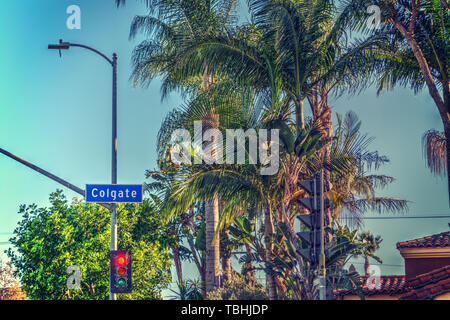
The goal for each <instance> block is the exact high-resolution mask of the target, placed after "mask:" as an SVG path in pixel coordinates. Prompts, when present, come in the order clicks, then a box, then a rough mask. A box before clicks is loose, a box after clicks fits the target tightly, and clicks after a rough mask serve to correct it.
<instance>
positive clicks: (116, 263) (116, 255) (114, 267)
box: [109, 250, 132, 293]
mask: <svg viewBox="0 0 450 320" xmlns="http://www.w3.org/2000/svg"><path fill="white" fill-rule="evenodd" d="M109 275H110V284H111V288H110V290H111V292H112V293H130V292H131V290H132V285H131V252H130V251H125V250H113V251H111V252H110V274H109Z"/></svg>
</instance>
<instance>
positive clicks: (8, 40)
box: [0, 0, 450, 275]
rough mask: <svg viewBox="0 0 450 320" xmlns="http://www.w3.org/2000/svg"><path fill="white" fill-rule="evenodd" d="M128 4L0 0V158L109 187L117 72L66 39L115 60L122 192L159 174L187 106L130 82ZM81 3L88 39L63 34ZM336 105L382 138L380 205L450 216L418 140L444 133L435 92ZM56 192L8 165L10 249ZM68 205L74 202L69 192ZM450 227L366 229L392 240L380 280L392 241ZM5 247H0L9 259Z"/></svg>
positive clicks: (389, 265)
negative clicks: (384, 200)
mask: <svg viewBox="0 0 450 320" xmlns="http://www.w3.org/2000/svg"><path fill="white" fill-rule="evenodd" d="M128 2H129V3H128V5H127V6H126V7H125V8H121V9H116V7H115V5H114V1H113V0H78V1H77V0H40V1H35V0H26V1H17V0H2V1H0V147H2V148H4V149H6V150H8V151H10V152H12V153H14V154H16V155H18V156H20V157H22V158H24V159H26V160H28V161H30V162H33V163H35V164H37V165H39V166H41V167H42V168H44V169H46V170H48V171H50V172H52V173H54V174H56V175H58V176H60V177H62V178H64V179H66V180H68V181H69V182H71V183H73V184H75V185H77V186H79V187H82V188H83V187H84V185H85V184H87V183H109V182H110V179H111V177H110V172H111V167H110V163H111V150H110V148H111V147H110V139H111V68H110V66H109V65H108V64H107V63H106V62H105V61H104V60H102V59H101V58H100V57H99V56H96V55H95V54H93V53H91V52H88V51H86V50H83V49H79V48H72V49H70V50H69V51H65V52H63V57H62V59H61V58H59V55H58V53H57V52H56V51H50V50H47V45H48V44H49V43H57V42H58V40H59V39H64V40H66V41H70V42H75V43H76V42H78V43H82V44H85V45H89V46H92V47H95V48H97V49H99V50H100V51H102V52H104V53H105V54H106V55H108V56H111V55H112V53H113V52H117V54H118V56H119V78H118V79H119V80H118V90H119V96H118V108H119V112H118V116H119V123H118V183H130V184H136V183H142V182H143V181H144V180H145V177H144V172H145V170H146V169H153V168H155V167H156V161H155V160H156V152H155V150H156V135H157V132H158V129H159V127H160V124H161V121H162V120H163V118H164V116H165V114H167V112H168V111H169V110H171V109H172V108H174V107H177V106H178V105H180V103H181V102H182V100H181V99H180V98H179V96H178V95H177V94H173V95H171V96H170V98H169V99H168V100H166V101H164V102H161V98H160V91H159V90H160V83H159V82H158V81H155V82H154V83H152V85H151V86H150V87H149V88H133V86H132V84H131V83H130V81H129V76H130V73H131V63H130V57H131V52H132V49H133V47H134V46H135V44H136V42H133V41H129V39H128V31H129V26H130V23H131V20H132V18H133V16H134V15H136V14H141V13H144V12H145V10H144V8H143V6H142V5H140V4H138V3H139V2H138V1H133V0H129V1H128ZM73 4H76V5H78V6H80V8H81V13H82V17H81V19H82V22H81V30H69V29H67V27H66V19H67V18H68V16H69V15H68V14H66V8H67V7H68V6H69V5H73ZM330 105H331V106H332V108H333V112H338V113H341V114H344V113H345V112H346V111H348V110H354V111H355V112H357V114H358V115H359V117H360V119H361V120H362V121H363V125H362V131H363V132H367V133H368V134H369V135H370V136H374V137H376V140H375V141H374V142H373V143H372V144H371V148H373V149H374V150H378V151H379V152H380V153H381V154H384V155H387V156H388V157H389V158H390V160H391V163H390V164H388V165H387V166H385V167H383V168H382V169H381V170H380V171H379V172H380V173H384V174H388V175H392V176H394V177H395V178H396V182H395V183H394V184H393V185H392V186H391V187H390V188H389V189H387V190H384V191H383V194H385V195H389V196H396V197H401V198H404V199H407V200H409V201H411V203H410V211H409V212H408V213H407V215H408V216H431V215H444V214H446V215H448V214H449V206H448V195H447V187H446V180H445V179H442V178H436V177H433V176H432V175H431V173H430V172H429V171H428V169H427V168H426V167H425V162H424V160H423V156H422V151H421V136H422V134H423V133H424V132H425V131H427V130H428V129H432V128H434V129H437V130H442V124H441V122H440V119H439V115H438V112H437V109H436V107H435V105H434V104H433V102H432V100H431V98H429V96H428V94H427V91H423V92H422V93H420V94H419V95H417V96H414V95H413V93H412V91H410V90H409V89H402V88H396V89H395V90H394V91H390V92H388V93H384V94H382V95H381V96H380V97H377V96H376V94H375V90H374V89H370V90H367V91H365V92H364V93H362V94H360V95H359V96H354V97H346V96H344V97H342V98H340V99H339V100H334V99H332V100H331V101H330ZM57 188H61V187H60V186H59V185H58V184H57V183H55V182H53V181H51V180H49V179H48V178H46V177H44V176H42V175H40V174H38V173H36V172H34V171H32V170H30V169H28V168H26V167H24V166H22V165H21V164H19V163H16V162H14V161H13V160H11V159H9V158H6V157H5V156H3V155H0V242H2V241H7V240H8V238H9V237H10V236H11V235H10V234H4V233H11V232H12V231H13V230H14V228H15V226H16V224H17V222H18V221H19V219H20V216H19V215H18V214H17V211H18V208H19V205H20V204H32V203H36V204H38V205H41V206H46V205H48V195H49V194H50V193H51V192H53V191H55V189H57ZM66 195H67V196H68V198H69V199H70V198H72V197H75V196H77V195H76V194H75V193H73V192H71V191H66ZM368 215H371V216H374V215H376V214H375V213H374V214H372V213H368ZM449 222H450V219H400V220H375V221H374V220H369V221H368V222H367V223H366V228H365V229H369V230H371V231H372V233H374V234H379V235H381V236H382V238H383V239H384V241H383V243H382V247H381V249H380V251H379V252H378V254H379V256H381V258H382V259H383V261H384V263H385V264H386V265H385V266H381V273H382V274H384V275H389V274H402V273H403V272H404V270H403V267H402V263H403V259H402V258H401V256H400V255H399V253H398V251H397V249H396V248H395V244H396V242H398V241H404V240H409V239H414V238H417V237H421V236H425V235H429V234H434V233H439V232H443V231H448V230H449V226H448V223H449ZM6 248H7V246H6V245H0V250H1V252H3V250H4V249H6ZM0 256H3V257H5V256H4V255H3V254H0ZM360 262H362V261H360ZM357 267H358V269H359V270H360V271H361V269H360V265H357Z"/></svg>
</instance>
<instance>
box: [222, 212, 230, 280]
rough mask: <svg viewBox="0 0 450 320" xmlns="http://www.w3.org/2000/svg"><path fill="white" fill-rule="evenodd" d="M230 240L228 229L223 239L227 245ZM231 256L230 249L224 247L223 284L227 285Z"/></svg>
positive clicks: (223, 234) (224, 232) (223, 233)
mask: <svg viewBox="0 0 450 320" xmlns="http://www.w3.org/2000/svg"><path fill="white" fill-rule="evenodd" d="M220 213H222V205H221V206H220ZM229 238H230V231H229V230H228V229H226V230H224V231H223V232H222V239H223V240H224V242H225V243H228V241H229ZM231 255H232V252H231V250H230V249H229V248H223V247H222V274H223V282H222V283H225V282H227V281H228V280H230V279H231V270H232V268H231Z"/></svg>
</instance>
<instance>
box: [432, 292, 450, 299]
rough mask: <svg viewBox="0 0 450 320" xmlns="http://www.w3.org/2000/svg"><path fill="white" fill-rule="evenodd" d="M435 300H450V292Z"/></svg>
mask: <svg viewBox="0 0 450 320" xmlns="http://www.w3.org/2000/svg"><path fill="white" fill-rule="evenodd" d="M434 300H450V292H447V293H444V294H441V295H440V296H437V297H435V298H434Z"/></svg>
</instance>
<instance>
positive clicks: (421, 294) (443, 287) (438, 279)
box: [400, 265, 450, 300]
mask: <svg viewBox="0 0 450 320" xmlns="http://www.w3.org/2000/svg"><path fill="white" fill-rule="evenodd" d="M407 285H408V286H409V287H410V289H409V291H408V292H407V293H405V294H403V295H402V296H401V297H400V299H402V300H430V299H433V298H434V297H435V296H438V295H441V294H443V293H446V292H450V265H449V266H445V267H442V268H439V269H436V270H433V271H431V272H428V273H425V274H421V275H418V276H417V277H415V278H413V279H411V280H409V281H408V283H407Z"/></svg>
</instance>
